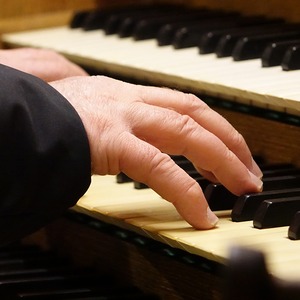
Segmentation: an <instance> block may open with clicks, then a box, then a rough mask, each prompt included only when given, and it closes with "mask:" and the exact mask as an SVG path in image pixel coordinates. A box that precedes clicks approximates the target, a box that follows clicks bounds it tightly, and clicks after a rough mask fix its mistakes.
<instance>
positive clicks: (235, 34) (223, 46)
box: [215, 22, 287, 57]
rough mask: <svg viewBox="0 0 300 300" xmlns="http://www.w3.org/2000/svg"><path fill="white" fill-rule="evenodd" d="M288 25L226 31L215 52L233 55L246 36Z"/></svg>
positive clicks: (223, 55) (280, 24)
mask: <svg viewBox="0 0 300 300" xmlns="http://www.w3.org/2000/svg"><path fill="white" fill-rule="evenodd" d="M286 26H287V25H286V24H285V23H283V22H282V23H280V22H278V23H276V24H271V25H264V26H259V27H255V28H248V27H245V28H240V30H237V31H232V32H230V33H226V34H224V35H223V36H221V38H220V39H219V42H218V44H217V46H216V49H215V53H216V54H217V57H228V56H231V55H232V52H233V49H234V47H235V45H236V43H237V41H238V40H239V39H240V38H242V37H244V36H252V35H254V36H255V35H258V34H267V33H272V32H279V31H282V30H284V28H285V27H286Z"/></svg>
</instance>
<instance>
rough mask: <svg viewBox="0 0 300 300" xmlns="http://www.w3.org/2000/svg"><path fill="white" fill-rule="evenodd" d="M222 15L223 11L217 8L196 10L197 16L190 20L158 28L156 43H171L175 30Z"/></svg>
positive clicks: (163, 44)
mask: <svg viewBox="0 0 300 300" xmlns="http://www.w3.org/2000/svg"><path fill="white" fill-rule="evenodd" d="M222 15H224V12H222V11H219V10H211V11H210V10H208V11H206V10H204V11H202V12H201V11H200V12H198V16H196V18H194V17H193V18H192V19H191V20H185V21H179V22H175V23H167V24H165V25H163V26H162V27H161V28H160V29H159V31H158V33H157V36H156V39H157V43H158V45H159V46H166V45H171V44H172V43H173V40H174V36H175V34H176V32H177V30H180V29H181V28H183V27H189V26H198V25H201V24H202V23H203V22H206V20H207V19H210V18H216V17H221V16H222Z"/></svg>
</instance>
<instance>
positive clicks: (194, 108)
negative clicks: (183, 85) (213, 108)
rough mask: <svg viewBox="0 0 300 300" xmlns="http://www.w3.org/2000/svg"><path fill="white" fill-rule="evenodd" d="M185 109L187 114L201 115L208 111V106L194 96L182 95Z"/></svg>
mask: <svg viewBox="0 0 300 300" xmlns="http://www.w3.org/2000/svg"><path fill="white" fill-rule="evenodd" d="M183 101H184V103H185V108H186V110H187V112H188V113H197V115H198V116H199V115H202V113H204V112H205V111H207V109H209V107H208V105H207V104H206V103H204V102H203V101H201V100H200V99H199V98H198V97H197V96H195V95H194V94H184V99H183Z"/></svg>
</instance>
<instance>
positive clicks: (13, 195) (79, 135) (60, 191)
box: [0, 65, 91, 245]
mask: <svg viewBox="0 0 300 300" xmlns="http://www.w3.org/2000/svg"><path fill="white" fill-rule="evenodd" d="M90 179H91V162H90V152H89V144H88V140H87V136H86V132H85V130H84V127H83V124H82V122H81V120H80V118H79V116H78V114H77V113H76V111H75V110H74V109H73V107H72V106H71V105H70V104H69V102H68V101H67V100H66V99H65V98H64V97H63V96H62V95H60V94H59V93H58V92H57V91H56V90H55V89H53V88H52V87H51V86H50V85H48V84H47V83H45V82H43V81H42V80H39V79H38V78H36V77H33V76H31V75H28V74H25V73H22V72H19V71H17V70H14V69H11V68H8V67H5V66H3V65H0V245H1V244H4V243H7V242H11V241H14V240H16V239H19V238H21V237H23V236H25V235H27V234H29V233H31V232H33V231H35V230H36V229H38V228H40V227H42V226H44V225H46V224H47V223H48V222H50V221H52V220H53V219H55V218H57V217H58V216H60V215H61V214H62V213H63V212H64V211H65V210H66V209H67V208H69V207H71V206H73V205H74V204H76V202H77V200H78V199H79V198H80V197H81V196H82V195H83V194H84V192H85V191H86V190H87V188H88V186H89V184H90Z"/></svg>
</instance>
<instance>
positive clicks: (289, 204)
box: [253, 196, 300, 229]
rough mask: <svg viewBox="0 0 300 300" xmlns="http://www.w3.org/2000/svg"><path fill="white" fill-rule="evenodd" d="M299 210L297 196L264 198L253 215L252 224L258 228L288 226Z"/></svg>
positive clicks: (299, 203) (299, 202)
mask: <svg viewBox="0 0 300 300" xmlns="http://www.w3.org/2000/svg"><path fill="white" fill-rule="evenodd" d="M299 210H300V197H299V196H296V197H290V198H280V199H274V200H265V201H263V202H262V203H261V205H260V206H259V208H258V210H257V211H256V213H255V215H254V219H253V226H254V227H255V228H259V229H263V228H272V227H279V226H288V225H289V224H290V222H291V219H292V217H293V216H294V214H295V213H296V212H297V211H299Z"/></svg>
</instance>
